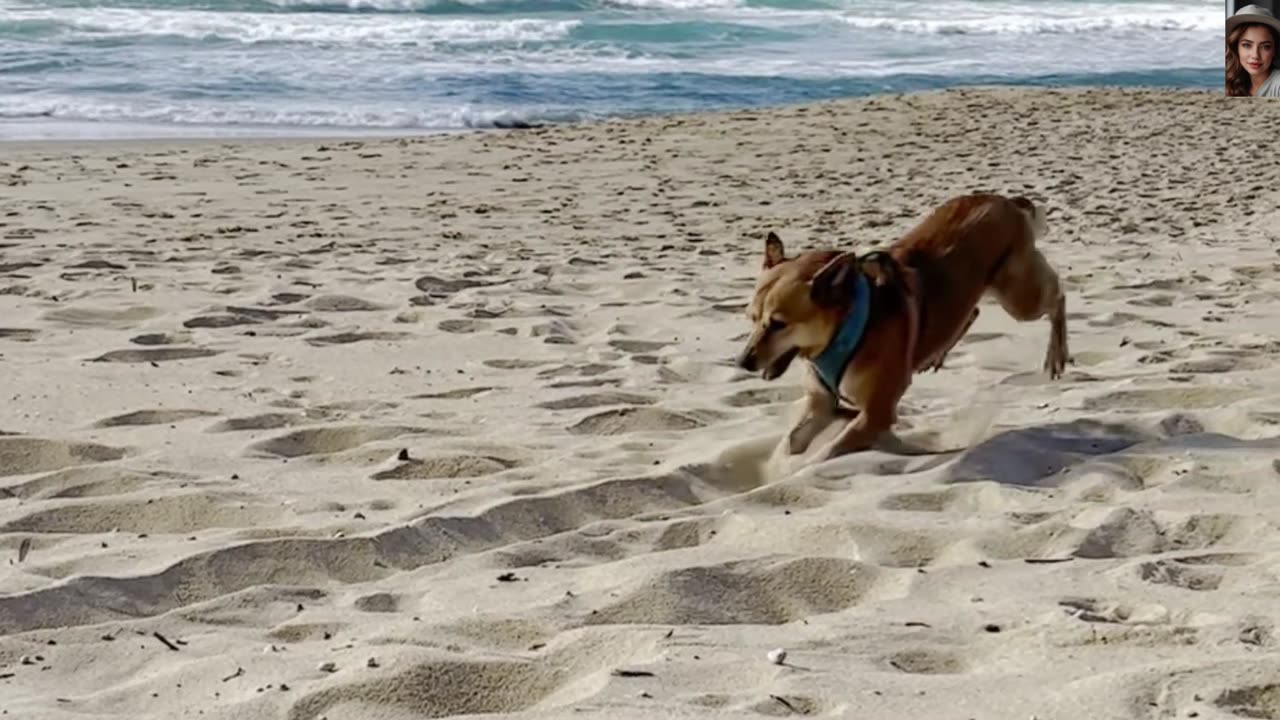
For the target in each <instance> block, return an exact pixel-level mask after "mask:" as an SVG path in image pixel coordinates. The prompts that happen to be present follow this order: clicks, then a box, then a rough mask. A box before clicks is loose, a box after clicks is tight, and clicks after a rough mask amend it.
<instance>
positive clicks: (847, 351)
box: [809, 273, 871, 399]
mask: <svg viewBox="0 0 1280 720" xmlns="http://www.w3.org/2000/svg"><path fill="white" fill-rule="evenodd" d="M855 283H856V284H855V286H854V288H853V308H852V309H851V310H849V312H848V313H846V314H845V316H844V320H843V321H841V323H840V329H839V330H837V331H836V336H835V337H833V338H831V342H829V343H827V347H826V348H824V349H823V350H822V352H821V353H818V356H817V357H815V358H814V359H812V360H810V361H809V362H810V363H811V364H812V365H813V369H814V371H815V372H817V374H818V379H819V380H821V381H822V384H823V385H826V386H827V391H828V392H830V393H831V395H832V396H833V397H835V398H837V399H839V398H840V377H841V376H842V375H844V371H845V368H847V367H848V366H849V363H850V361H852V360H853V356H854V355H855V354H857V352H858V346H860V345H861V344H862V335H863V333H864V332H866V329H867V319H868V318H869V317H870V316H871V286H870V283H869V282H868V281H867V276H866V275H863V274H861V273H859V274H858V279H857V280H856V281H855Z"/></svg>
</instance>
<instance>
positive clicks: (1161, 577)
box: [1137, 560, 1226, 591]
mask: <svg viewBox="0 0 1280 720" xmlns="http://www.w3.org/2000/svg"><path fill="white" fill-rule="evenodd" d="M1137 573H1138V577H1139V578H1141V579H1142V580H1145V581H1147V582H1149V583H1152V584H1154V585H1169V586H1172V587H1179V588H1182V589H1184V590H1197V591H1206V590H1217V589H1218V587H1219V586H1221V585H1222V579H1223V578H1224V577H1225V576H1226V571H1225V570H1223V569H1222V568H1215V567H1203V566H1200V567H1197V566H1187V565H1183V564H1179V563H1176V562H1172V561H1168V560H1157V561H1155V562H1148V563H1142V564H1140V565H1139V566H1138V568H1137Z"/></svg>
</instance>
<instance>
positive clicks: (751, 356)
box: [738, 348, 756, 372]
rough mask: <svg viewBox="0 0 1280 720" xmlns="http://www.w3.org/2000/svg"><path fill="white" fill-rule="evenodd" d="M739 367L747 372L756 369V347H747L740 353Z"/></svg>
mask: <svg viewBox="0 0 1280 720" xmlns="http://www.w3.org/2000/svg"><path fill="white" fill-rule="evenodd" d="M738 367H740V368H742V369H743V370H746V371H747V372H755V371H756V353H755V348H747V349H745V350H743V351H742V352H741V353H739V354H738Z"/></svg>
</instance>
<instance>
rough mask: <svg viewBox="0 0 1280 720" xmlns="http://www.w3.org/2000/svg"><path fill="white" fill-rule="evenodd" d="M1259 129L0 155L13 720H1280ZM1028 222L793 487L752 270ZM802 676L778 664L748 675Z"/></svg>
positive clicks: (1150, 127) (1062, 112)
mask: <svg viewBox="0 0 1280 720" xmlns="http://www.w3.org/2000/svg"><path fill="white" fill-rule="evenodd" d="M1277 128H1280V104H1274V103H1271V104H1268V103H1263V102H1257V103H1234V102H1233V103H1228V102H1227V101H1225V100H1223V99H1221V98H1219V97H1218V96H1217V94H1215V93H1209V94H1201V93H1176V92H1165V91H1151V92H1146V91H1127V92H1119V91H1111V90H1070V91H1067V90H1061V91H1032V90H964V91H948V92H940V93H929V94H922V95H914V96H907V97H880V98H874V99H864V100H856V101H842V102H835V103H826V104H821V105H813V106H808V107H788V108H780V109H772V110H752V111H742V112H729V113H720V114H707V115H696V116H687V117H671V118H654V119H645V120H639V121H614V122H605V123H599V124H591V125H584V126H575V127H559V128H551V129H539V130H530V131H514V132H505V131H494V132H484V133H479V134H474V135H464V136H451V137H443V136H442V137H431V138H418V139H411V140H384V139H379V140H333V141H319V140H297V141H280V140H275V141H246V140H235V141H228V142H209V141H201V142H177V141H163V142H155V143H145V142H133V143H126V142H117V141H112V142H109V143H101V144H93V143H88V144H77V145H61V144H49V145H5V146H0V189H3V195H2V196H0V396H2V397H3V399H4V403H5V404H4V405H3V407H2V408H0V434H3V436H2V437H0V558H3V560H2V561H0V713H3V714H4V715H6V716H7V717H12V718H22V719H24V720H28V719H41V720H43V719H46V718H47V719H51V720H52V719H57V720H64V719H70V718H79V719H83V718H129V719H131V720H132V719H139V720H143V719H152V718H154V719H156V720H161V719H163V720H173V719H175V718H195V717H201V718H210V719H218V720H255V719H258V718H287V719H289V720H314V719H315V718H322V717H324V718H328V719H329V720H340V719H342V720H345V719H352V720H407V719H409V718H424V717H441V716H446V715H461V714H472V715H475V714H478V715H486V716H493V717H496V716H499V715H502V716H504V717H506V716H507V715H506V714H508V713H509V714H511V716H514V717H522V718H601V719H602V720H603V719H605V718H608V719H610V720H612V719H614V718H657V717H694V716H697V717H704V716H715V717H721V716H723V717H741V718H754V717H760V716H767V717H787V716H792V715H797V716H803V715H810V716H826V717H848V718H860V719H861V718H889V719H891V720H892V719H897V718H902V719H911V720H919V719H922V718H924V719H928V720H946V719H952V718H954V719H957V720H965V719H968V718H975V719H980V720H997V719H1004V718H1010V719H1017V720H1027V719H1028V718H1033V717H1034V718H1039V719H1040V720H1049V719H1055V720H1056V719H1061V720H1080V719H1082V718H1089V719H1091V720H1106V719H1110V718H1182V717H1200V718H1227V717H1250V718H1272V717H1280V652H1278V650H1277V648H1278V643H1280V636H1278V634H1277V629H1276V621H1277V604H1276V598H1277V593H1278V592H1280V526H1278V524H1280V459H1278V458H1280V440H1278V439H1275V438H1277V437H1278V436H1280V364H1278V363H1277V361H1276V356H1277V351H1278V350H1280V340H1277V337H1276V335H1275V333H1276V328H1277V327H1280V256H1278V255H1277V249H1278V248H1280V210H1277V208H1280V170H1278V169H1277V165H1276V163H1275V162H1274V161H1273V159H1272V158H1271V157H1270V154H1269V153H1270V152H1271V149H1272V148H1273V147H1274V146H1275V137H1276V132H1277ZM969 191H996V192H1003V193H1025V194H1028V195H1030V196H1031V197H1033V198H1036V199H1038V200H1040V201H1042V202H1044V203H1045V204H1046V205H1047V206H1048V207H1049V209H1050V210H1049V224H1050V230H1049V235H1048V236H1047V237H1046V238H1044V240H1043V241H1042V243H1041V247H1042V248H1043V250H1044V252H1045V254H1046V256H1047V257H1048V258H1049V260H1050V261H1051V262H1052V263H1053V264H1054V265H1055V266H1056V267H1057V268H1058V270H1059V272H1060V274H1061V276H1062V277H1063V278H1064V280H1065V285H1066V288H1067V291H1068V301H1067V302H1068V310H1069V325H1068V330H1069V337H1070V347H1071V350H1072V353H1073V355H1074V364H1073V365H1071V366H1069V368H1068V373H1067V374H1066V376H1065V377H1064V378H1062V379H1061V380H1058V381H1053V382H1051V381H1049V380H1048V379H1047V378H1046V377H1045V376H1044V374H1043V373H1041V372H1040V364H1041V360H1042V358H1043V354H1044V348H1045V343H1046V342H1047V338H1048V323H1047V322H1035V323H1027V324H1018V323H1015V322H1014V321H1012V320H1011V319H1010V318H1008V317H1007V316H1005V315H1004V314H1003V313H1002V312H1001V311H1000V310H999V308H998V306H996V305H994V304H992V303H991V302H989V301H988V302H984V304H983V310H984V312H983V313H982V315H981V317H980V318H979V319H978V322H977V323H976V324H975V326H974V327H973V329H972V330H971V331H970V333H969V335H968V336H967V337H966V339H965V340H963V341H962V342H961V344H960V345H959V346H958V347H957V348H956V349H955V350H954V351H952V353H951V355H950V356H949V358H948V362H947V367H946V368H945V369H944V370H943V371H941V372H938V373H936V374H935V373H929V374H922V375H919V376H918V377H917V379H916V381H915V384H914V385H913V386H912V388H911V390H910V391H909V393H908V395H907V397H906V398H905V399H904V402H903V406H902V411H901V414H902V420H901V425H900V427H901V430H902V432H903V434H905V435H908V436H912V435H914V436H915V437H917V438H923V439H928V440H930V441H931V442H935V443H937V445H938V446H939V447H944V446H945V447H960V446H968V447H969V448H970V449H968V450H967V451H966V452H949V453H942V454H937V455H926V456H918V457H898V456H894V455H890V454H887V453H884V452H879V451H871V452H865V453H860V454H856V455H851V456H847V457H844V458H840V459H837V460H834V461H832V462H829V463H826V464H823V465H820V466H817V467H811V468H808V469H804V470H801V471H799V472H796V473H790V472H788V466H787V464H786V463H785V462H782V459H780V458H778V457H776V456H771V453H772V452H773V450H774V447H775V444H776V443H777V441H778V440H779V439H780V437H781V436H782V434H783V433H784V432H785V430H786V426H787V423H788V421H789V419H790V417H792V416H793V415H794V413H795V412H796V410H797V407H796V404H795V402H794V401H795V400H796V398H797V397H798V384H799V375H800V372H799V368H798V367H797V368H793V369H792V371H791V372H790V373H789V374H788V375H787V376H785V377H784V378H782V379H781V380H779V381H777V382H774V383H766V382H764V381H763V380H761V379H760V378H759V377H758V376H756V375H752V374H748V373H745V372H742V371H740V370H738V369H737V368H735V367H734V365H733V363H732V358H733V355H734V354H735V353H736V352H737V351H738V349H739V347H740V344H741V341H742V339H743V338H744V337H745V333H746V332H747V330H748V322H747V320H746V317H745V312H744V308H745V303H746V300H747V297H748V294H749V292H750V290H751V288H752V286H753V283H754V278H755V274H756V271H757V269H758V267H759V261H760V254H761V252H762V246H763V237H764V233H765V232H766V231H767V230H769V229H775V230H777V231H778V232H779V233H780V234H781V236H782V237H783V239H784V240H785V241H787V242H788V244H789V248H790V249H792V250H796V249H800V248H802V247H814V246H825V245H840V246H843V247H848V248H850V249H859V250H866V249H870V248H871V247H874V246H876V245H878V244H884V243H887V242H889V241H891V240H892V239H893V238H894V237H896V236H897V235H898V234H900V233H901V232H903V231H904V230H906V229H907V228H908V227H910V226H911V225H912V224H914V223H915V222H916V221H917V220H918V219H919V218H920V217H922V216H923V214H924V213H925V212H927V211H928V210H929V209H930V208H931V207H932V206H933V205H935V204H937V203H939V202H941V201H943V200H945V199H947V198H948V197H951V196H952V195H955V194H959V193H963V192H969ZM775 648H782V649H785V650H786V652H787V656H786V659H785V661H784V662H783V663H781V664H774V663H771V662H770V661H769V659H768V657H767V656H768V654H769V652H770V651H771V650H773V649H775Z"/></svg>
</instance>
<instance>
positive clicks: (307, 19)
mask: <svg viewBox="0 0 1280 720" xmlns="http://www.w3.org/2000/svg"><path fill="white" fill-rule="evenodd" d="M16 21H22V22H43V23H56V24H57V25H59V26H60V27H61V29H62V33H63V35H64V36H65V37H67V39H75V38H79V39H105V38H115V39H120V38H145V37H165V38H184V39H188V40H226V41H233V42H242V43H271V42H292V43H314V44H360V45H388V46H396V45H405V44H413V43H424V44H431V43H450V44H464V43H499V42H545V41H553V40H559V39H563V38H564V37H566V36H567V35H568V34H569V32H570V31H571V30H572V29H573V28H575V27H577V26H578V25H579V24H580V23H581V21H579V20H571V19H557V20H551V19H542V18H495V19H487V18H475V17H448V18H441V17H417V16H408V17H406V16H398V15H363V16H362V15H338V14H324V13H280V14H272V13H244V12H230V13H229V12H211V11H205V10H151V9H145V10H143V9H131V8H86V9H81V8H74V9H72V8H51V9H31V10H20V11H15V10H12V9H0V22H16Z"/></svg>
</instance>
